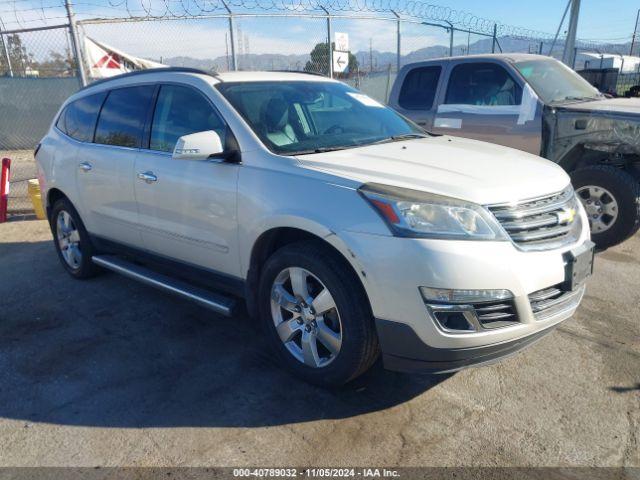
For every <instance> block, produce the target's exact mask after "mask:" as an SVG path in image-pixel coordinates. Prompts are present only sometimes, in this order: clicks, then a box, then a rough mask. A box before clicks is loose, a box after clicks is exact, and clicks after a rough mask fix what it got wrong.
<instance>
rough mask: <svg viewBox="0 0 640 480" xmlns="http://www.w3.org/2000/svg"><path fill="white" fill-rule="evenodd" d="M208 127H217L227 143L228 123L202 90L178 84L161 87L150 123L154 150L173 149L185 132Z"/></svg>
mask: <svg viewBox="0 0 640 480" xmlns="http://www.w3.org/2000/svg"><path fill="white" fill-rule="evenodd" d="M207 130H213V131H215V132H216V133H217V134H218V135H219V136H220V140H221V141H222V144H223V145H224V144H225V132H226V125H225V123H224V122H223V120H222V119H221V118H220V115H218V113H217V112H216V111H215V110H214V108H213V107H212V106H211V104H210V103H209V101H208V100H207V99H206V98H205V97H204V96H203V95H202V94H200V93H199V92H197V91H195V90H194V89H192V88H189V87H181V86H178V85H163V86H162V87H161V88H160V94H159V95H158V101H157V103H156V109H155V112H154V114H153V123H152V125H151V142H150V144H149V148H150V149H151V150H159V151H162V152H172V151H173V148H174V147H175V145H176V142H177V141H178V139H179V138H180V137H182V136H183V135H189V134H191V133H197V132H204V131H207Z"/></svg>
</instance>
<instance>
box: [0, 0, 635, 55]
mask: <svg viewBox="0 0 640 480" xmlns="http://www.w3.org/2000/svg"><path fill="white" fill-rule="evenodd" d="M72 1H73V2H74V4H75V10H76V12H77V13H78V17H79V18H87V17H114V16H115V17H126V16H128V15H130V14H137V15H141V14H142V13H144V11H143V10H141V5H146V6H151V8H152V13H155V14H157V15H160V14H162V13H165V11H164V9H165V8H166V5H167V3H168V4H169V5H174V6H176V11H179V9H180V8H182V9H183V10H182V14H184V9H185V8H186V9H189V8H194V9H195V8H198V9H200V8H205V9H206V8H210V9H213V8H214V7H216V6H218V7H219V3H218V1H217V0H72ZM231 1H232V3H233V2H234V1H238V0H231ZM249 1H250V2H253V3H254V4H255V3H259V4H264V3H267V2H269V1H278V0H249ZM282 1H289V2H291V1H294V0H282ZM327 1H331V0H327ZM354 1H356V0H354ZM360 1H363V0H360ZM369 1H371V3H372V4H373V3H374V2H373V0H368V1H367V3H368V2H369ZM385 1H387V0H376V1H375V5H376V6H378V5H381V4H383V2H385ZM390 1H392V2H394V3H398V2H403V1H404V2H408V1H409V0H390ZM61 3H62V0H0V18H1V19H2V20H3V21H4V23H5V25H6V28H17V27H18V26H19V25H18V24H17V22H16V20H19V21H20V23H21V25H22V26H23V27H32V26H38V25H39V24H40V23H41V21H42V17H43V16H44V17H46V21H45V23H47V24H49V25H51V24H56V23H62V22H63V21H64V17H63V15H64V13H65V12H64V10H62V11H61V10H60V8H59V6H60V5H61ZM425 3H434V4H436V5H440V6H443V7H448V8H451V9H454V10H458V11H464V12H468V13H470V14H473V15H475V16H478V17H482V18H486V19H490V20H491V21H497V22H500V23H504V24H507V25H514V26H519V27H524V28H527V29H531V30H535V31H540V32H545V33H548V34H554V33H555V31H556V29H557V27H558V24H559V22H560V19H561V18H562V13H563V11H564V8H565V6H566V0H535V1H532V0H511V1H510V2H505V1H504V0H483V1H482V2H478V1H472V0H426V1H425ZM126 5H128V6H129V9H128V10H127V8H125V6H126ZM607 5H608V2H605V1H603V0H582V9H581V14H580V19H579V29H578V37H579V38H581V39H585V40H601V41H606V42H611V43H624V42H626V41H629V40H630V39H631V35H632V33H633V28H634V23H635V18H636V13H637V9H638V8H640V0H633V1H632V0H615V8H607ZM16 10H19V13H18V14H17V15H16ZM218 12H219V10H218ZM236 27H238V28H239V29H241V30H242V35H238V34H236V35H237V36H236V40H238V37H240V38H242V40H243V43H248V47H246V46H244V48H245V49H246V50H248V51H250V52H251V53H256V54H260V53H284V54H300V53H308V52H309V51H310V50H311V49H312V48H313V46H314V45H315V44H316V43H318V42H322V41H324V40H325V38H326V23H325V20H324V19H321V18H316V19H305V20H300V19H268V20H266V21H265V19H264V18H261V19H255V18H253V19H250V18H244V19H241V18H238V19H237V20H236ZM0 28H1V25H0ZM333 28H334V31H342V32H346V33H349V35H350V39H351V50H352V51H354V52H357V51H360V52H362V51H365V52H366V51H368V49H369V46H370V45H371V47H372V48H373V49H374V50H379V51H387V52H388V51H393V50H394V48H395V28H396V27H395V22H392V21H386V22H383V21H375V22H371V21H366V20H352V19H350V20H342V19H339V18H336V19H334V20H333ZM564 29H566V22H565V27H564V28H563V31H564ZM227 31H228V24H227V22H226V20H224V19H215V20H203V19H196V20H193V19H190V20H185V21H183V20H178V21H175V20H173V21H158V22H135V23H119V24H103V25H87V26H86V27H85V29H84V33H85V34H86V35H87V36H90V37H93V38H95V39H96V40H98V41H102V42H104V43H107V44H110V45H112V46H114V47H116V48H119V49H121V50H124V51H126V52H129V53H131V54H133V55H139V56H143V57H145V58H153V59H159V58H161V57H164V58H166V57H171V56H179V55H189V56H192V57H195V58H214V57H217V56H222V55H225V52H226V48H227V47H226V41H227V39H225V36H226V33H227ZM58 37H59V38H58ZM480 38H482V37H477V36H473V37H472V38H470V39H468V38H467V34H466V33H464V32H457V33H456V37H455V44H456V45H458V44H460V45H465V44H467V42H468V41H470V42H469V43H473V42H474V41H476V40H479V39H480ZM24 41H25V43H26V44H27V45H28V46H29V47H30V50H31V51H33V52H34V53H35V54H36V56H38V57H39V56H45V55H47V54H48V52H49V51H50V50H52V49H56V50H59V49H62V48H63V47H62V45H63V44H64V42H66V41H67V40H66V37H65V35H64V34H63V32H62V31H59V32H58V31H46V32H40V33H34V34H30V35H25V38H24ZM53 42H57V43H59V44H60V46H59V47H58V48H53ZM447 44H448V38H447V34H446V32H445V31H444V30H443V29H441V28H435V27H424V26H422V25H410V24H405V26H404V27H403V32H402V48H403V54H406V53H408V52H410V51H414V50H416V49H419V48H422V47H425V46H430V45H447ZM526 47H527V46H525V48H526ZM240 50H241V49H240ZM240 53H241V52H240Z"/></svg>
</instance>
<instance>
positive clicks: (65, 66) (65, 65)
mask: <svg viewBox="0 0 640 480" xmlns="http://www.w3.org/2000/svg"><path fill="white" fill-rule="evenodd" d="M33 68H35V69H36V70H38V71H39V73H40V76H41V77H73V76H75V75H76V73H77V64H76V60H75V58H73V55H72V54H71V51H70V50H69V48H66V49H65V51H64V54H62V53H60V52H53V51H51V52H49V58H47V59H46V60H43V61H42V62H35V63H34V67H33Z"/></svg>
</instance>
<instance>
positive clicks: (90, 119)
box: [56, 92, 106, 142]
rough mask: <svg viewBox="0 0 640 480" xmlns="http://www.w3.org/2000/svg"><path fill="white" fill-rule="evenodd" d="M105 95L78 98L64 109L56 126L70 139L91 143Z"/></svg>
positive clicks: (98, 94)
mask: <svg viewBox="0 0 640 480" xmlns="http://www.w3.org/2000/svg"><path fill="white" fill-rule="evenodd" d="M105 96H106V93H104V92H102V93H96V94H94V95H88V96H86V97H84V98H80V99H78V100H75V101H74V102H72V103H70V104H69V105H67V106H66V107H65V109H64V110H63V112H62V113H61V114H60V118H58V121H57V122H56V126H57V127H58V128H59V129H60V130H61V131H62V132H64V133H66V134H67V135H69V136H70V137H71V138H74V139H75V140H78V141H80V142H91V141H93V131H94V130H95V128H96V121H97V120H98V112H99V111H100V107H101V106H102V102H103V101H104V98H105Z"/></svg>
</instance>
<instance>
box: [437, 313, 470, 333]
mask: <svg viewBox="0 0 640 480" xmlns="http://www.w3.org/2000/svg"><path fill="white" fill-rule="evenodd" d="M435 317H436V320H437V321H438V322H439V323H440V325H441V326H442V327H443V328H445V329H447V330H459V331H467V332H473V331H475V328H474V327H473V325H471V323H469V321H468V320H467V318H466V317H465V315H464V313H462V312H435Z"/></svg>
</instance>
